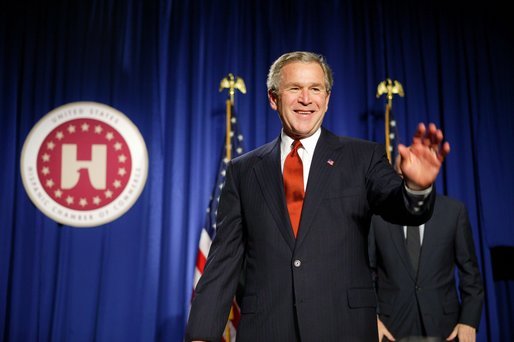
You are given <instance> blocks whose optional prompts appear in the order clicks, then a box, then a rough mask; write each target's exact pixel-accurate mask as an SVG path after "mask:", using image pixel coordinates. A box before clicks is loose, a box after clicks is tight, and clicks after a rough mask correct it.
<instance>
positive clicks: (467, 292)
mask: <svg viewBox="0 0 514 342" xmlns="http://www.w3.org/2000/svg"><path fill="white" fill-rule="evenodd" d="M416 228H417V229H418V230H419V233H420V240H421V241H420V242H421V246H422V247H421V251H420V255H419V259H418V260H419V261H418V264H417V266H416V265H413V263H412V259H411V258H410V257H409V254H408V251H407V246H406V242H405V241H406V236H407V234H408V232H407V227H403V226H399V225H396V224H392V223H388V222H386V221H384V220H383V219H382V218H381V217H378V216H374V217H373V219H372V221H371V230H370V235H369V246H370V262H371V266H372V267H373V268H375V269H376V274H377V280H376V282H377V295H378V304H379V321H378V330H379V334H380V335H381V336H382V335H385V336H386V337H387V338H388V339H389V340H394V339H396V340H397V341H398V340H400V339H401V338H404V337H408V336H411V337H413V336H418V337H419V336H427V337H431V338H433V339H436V340H437V341H442V340H446V339H448V340H454V339H455V338H456V337H457V336H458V340H459V341H460V342H462V341H475V340H476V328H477V327H478V324H479V322H480V316H481V313H482V304H483V301H484V292H483V287H482V281H481V278H480V272H479V269H478V263H477V258H476V255H475V247H474V244H473V236H472V232H471V227H470V223H469V217H468V213H467V210H466V207H465V206H464V204H463V203H462V202H460V201H457V200H454V199H451V198H449V197H445V196H437V197H436V201H435V207H434V212H433V215H432V217H431V218H430V220H429V221H428V222H426V223H425V224H424V225H423V226H421V227H416ZM455 266H457V269H458V272H459V280H460V286H459V288H460V298H461V300H460V301H459V296H458V293H457V287H456V281H455V276H454V275H455ZM416 268H417V270H416Z"/></svg>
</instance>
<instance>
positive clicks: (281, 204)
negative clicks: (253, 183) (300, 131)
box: [254, 138, 295, 251]
mask: <svg viewBox="0 0 514 342" xmlns="http://www.w3.org/2000/svg"><path fill="white" fill-rule="evenodd" d="M269 146H270V148H269V149H266V150H264V151H263V153H262V154H261V158H262V160H261V162H260V163H257V164H256V165H255V167H254V172H255V175H256V177H257V181H258V182H259V186H260V188H261V190H262V194H263V196H264V199H265V201H266V204H267V205H268V208H269V210H270V212H271V215H272V216H273V218H274V219H275V221H276V223H277V226H278V229H279V230H280V233H281V235H282V237H283V238H284V240H285V241H286V243H287V245H288V246H289V248H290V249H291V251H292V250H293V249H294V244H295V238H294V235H293V230H292V228H291V223H290V222H289V215H288V213H287V209H286V205H285V203H286V200H285V193H284V181H283V179H282V172H281V170H280V139H279V138H277V139H276V140H275V141H274V142H273V143H271V144H270V145H269Z"/></svg>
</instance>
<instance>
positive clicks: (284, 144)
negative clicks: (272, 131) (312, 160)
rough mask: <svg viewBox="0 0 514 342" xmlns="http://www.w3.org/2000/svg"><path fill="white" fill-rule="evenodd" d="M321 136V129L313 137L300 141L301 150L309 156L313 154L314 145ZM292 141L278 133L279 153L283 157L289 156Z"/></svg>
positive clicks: (282, 133)
mask: <svg viewBox="0 0 514 342" xmlns="http://www.w3.org/2000/svg"><path fill="white" fill-rule="evenodd" d="M320 136H321V127H320V128H318V129H317V131H316V132H314V134H313V135H311V136H308V137H307V138H303V139H300V142H301V143H302V147H303V149H304V150H305V151H306V152H307V153H308V154H309V155H311V156H312V155H313V154H314V149H315V148H316V144H317V143H318V140H319V137H320ZM293 141H294V139H292V138H291V137H290V136H288V135H287V134H285V133H284V130H283V129H282V132H281V133H280V152H281V153H282V155H283V156H285V155H287V154H289V152H291V145H292V144H293Z"/></svg>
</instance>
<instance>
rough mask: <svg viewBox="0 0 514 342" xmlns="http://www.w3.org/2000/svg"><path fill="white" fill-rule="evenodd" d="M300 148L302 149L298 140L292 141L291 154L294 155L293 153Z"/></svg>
mask: <svg viewBox="0 0 514 342" xmlns="http://www.w3.org/2000/svg"><path fill="white" fill-rule="evenodd" d="M300 147H302V143H301V142H300V140H295V141H293V148H292V149H291V153H292V154H294V152H297V151H298V149H299V148H300Z"/></svg>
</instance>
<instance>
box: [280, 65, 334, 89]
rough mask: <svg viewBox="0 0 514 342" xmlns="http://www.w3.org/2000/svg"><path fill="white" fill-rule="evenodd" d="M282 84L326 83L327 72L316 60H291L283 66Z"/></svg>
mask: <svg viewBox="0 0 514 342" xmlns="http://www.w3.org/2000/svg"><path fill="white" fill-rule="evenodd" d="M280 74H281V75H280V76H281V77H280V81H281V82H280V83H281V85H287V84H290V83H298V84H321V85H323V84H324V81H325V74H324V73H323V69H322V68H321V65H319V63H316V62H299V61H295V62H291V63H288V64H286V65H284V66H283V67H282V72H281V73H280Z"/></svg>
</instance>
